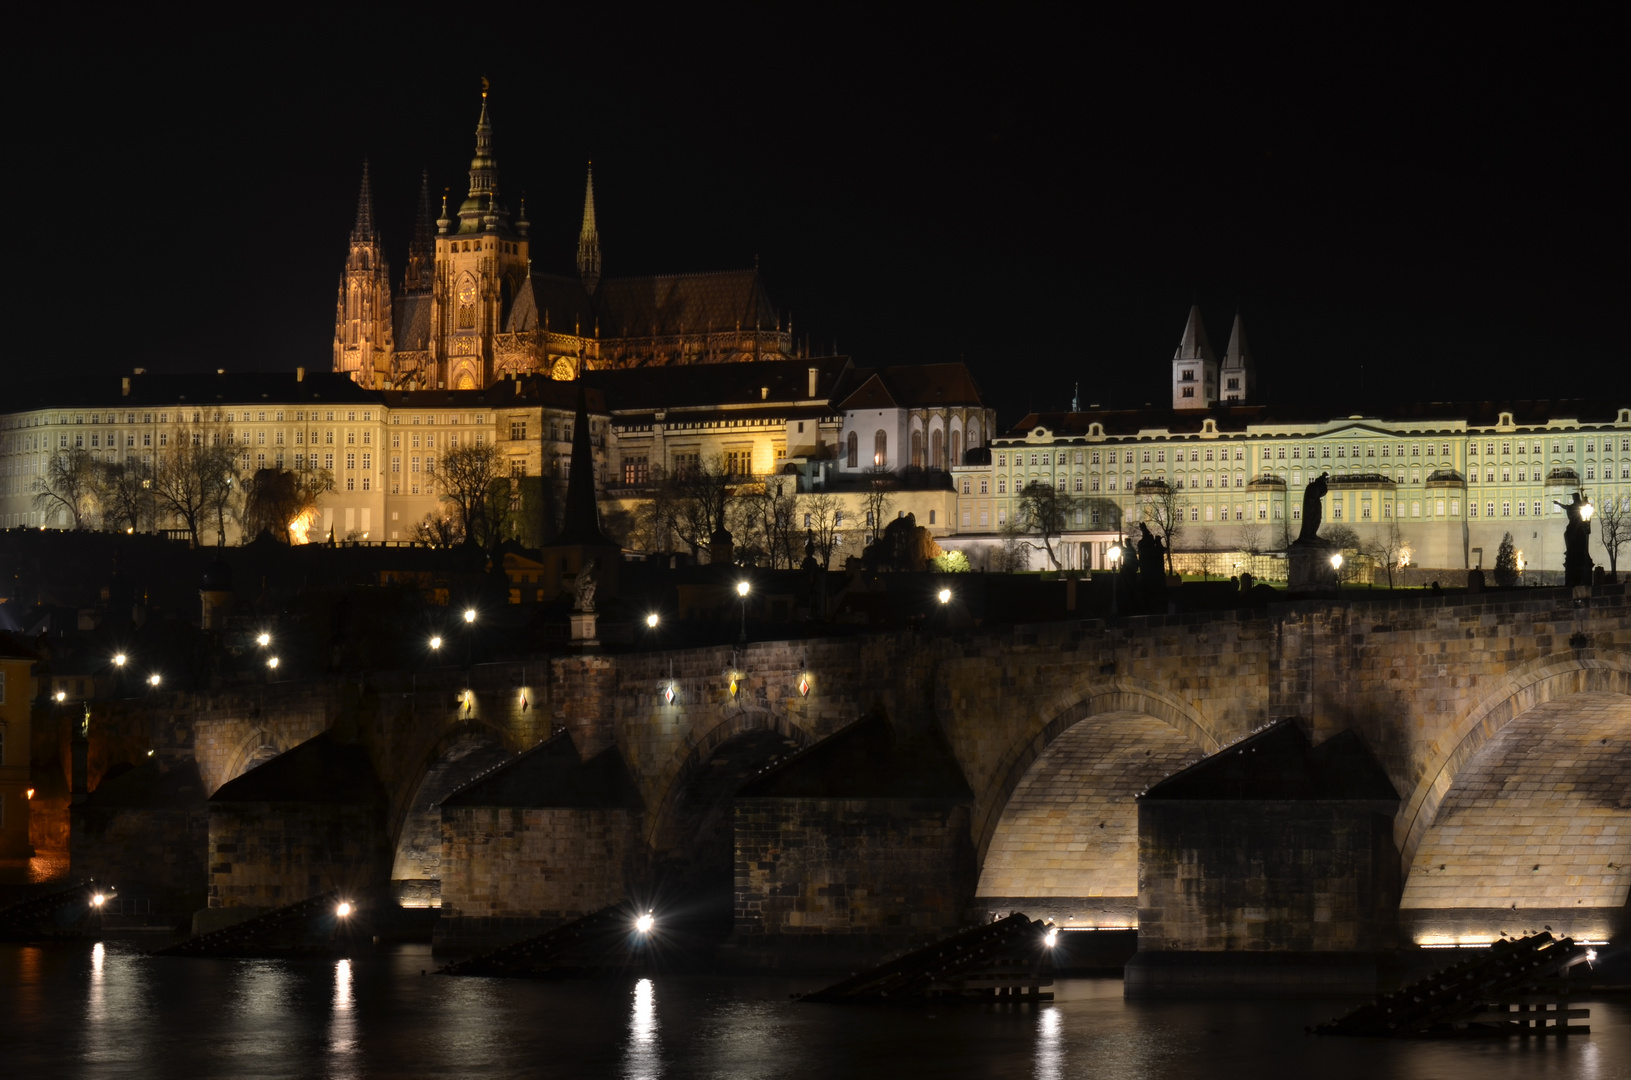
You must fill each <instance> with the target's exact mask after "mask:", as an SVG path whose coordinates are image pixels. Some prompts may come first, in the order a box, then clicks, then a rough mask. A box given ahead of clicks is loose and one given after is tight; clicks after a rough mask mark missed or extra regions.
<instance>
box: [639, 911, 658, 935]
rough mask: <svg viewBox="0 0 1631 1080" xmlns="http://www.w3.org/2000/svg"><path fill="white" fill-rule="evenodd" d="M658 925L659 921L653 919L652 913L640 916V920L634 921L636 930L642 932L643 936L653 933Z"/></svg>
mask: <svg viewBox="0 0 1631 1080" xmlns="http://www.w3.org/2000/svg"><path fill="white" fill-rule="evenodd" d="M656 925H657V920H656V919H654V918H652V917H651V912H649V911H648V912H646V913H645V914H644V915H642V916H640V917H639V918H638V919H635V920H634V928H635V929H636V930H638V931H640V933H642V934H649V933H651V931H652V928H653V927H655V926H656Z"/></svg>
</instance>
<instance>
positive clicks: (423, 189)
mask: <svg viewBox="0 0 1631 1080" xmlns="http://www.w3.org/2000/svg"><path fill="white" fill-rule="evenodd" d="M434 236H435V233H434V232H433V231H432V230H431V220H430V172H429V170H426V171H423V172H421V173H420V174H419V216H418V218H416V219H415V220H414V223H413V240H412V241H410V242H409V244H408V269H407V274H406V276H405V277H403V279H402V291H403V292H408V293H426V292H429V291H430V287H431V283H432V282H433V281H435V279H436V272H435V271H436V241H435V239H434Z"/></svg>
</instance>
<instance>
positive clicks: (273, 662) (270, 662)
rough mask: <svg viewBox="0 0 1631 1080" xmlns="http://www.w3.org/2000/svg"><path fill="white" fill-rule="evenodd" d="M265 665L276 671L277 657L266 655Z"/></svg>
mask: <svg viewBox="0 0 1631 1080" xmlns="http://www.w3.org/2000/svg"><path fill="white" fill-rule="evenodd" d="M266 666H267V667H269V668H271V669H272V670H273V671H276V670H277V657H275V656H268V657H267V658H266Z"/></svg>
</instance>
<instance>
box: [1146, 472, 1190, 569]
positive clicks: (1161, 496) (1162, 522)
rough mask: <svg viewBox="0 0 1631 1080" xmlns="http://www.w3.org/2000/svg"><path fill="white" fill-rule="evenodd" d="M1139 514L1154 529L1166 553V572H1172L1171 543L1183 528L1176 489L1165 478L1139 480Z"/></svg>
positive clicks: (1181, 512) (1180, 505) (1182, 509)
mask: <svg viewBox="0 0 1631 1080" xmlns="http://www.w3.org/2000/svg"><path fill="white" fill-rule="evenodd" d="M1137 490H1138V509H1139V515H1140V517H1141V518H1142V520H1143V521H1144V523H1145V524H1146V525H1148V526H1149V527H1150V528H1151V529H1152V530H1154V532H1155V534H1156V536H1158V537H1159V538H1160V540H1161V546H1162V547H1163V548H1164V549H1166V553H1167V573H1169V574H1170V573H1172V572H1173V570H1172V545H1173V542H1174V541H1176V540H1177V539H1178V534H1179V533H1181V532H1183V528H1184V508H1183V506H1182V497H1181V496H1180V495H1179V494H1178V490H1177V489H1176V488H1174V487H1173V486H1172V485H1170V484H1168V483H1167V482H1166V481H1165V480H1147V481H1146V480H1140V481H1139V483H1138V488H1137Z"/></svg>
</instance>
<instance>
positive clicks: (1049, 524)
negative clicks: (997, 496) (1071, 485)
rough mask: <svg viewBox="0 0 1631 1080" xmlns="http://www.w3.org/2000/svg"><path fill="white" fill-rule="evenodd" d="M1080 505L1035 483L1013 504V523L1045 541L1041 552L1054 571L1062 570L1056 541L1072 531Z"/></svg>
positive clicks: (1061, 492) (1052, 488)
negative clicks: (1072, 522) (1046, 556)
mask: <svg viewBox="0 0 1631 1080" xmlns="http://www.w3.org/2000/svg"><path fill="white" fill-rule="evenodd" d="M1079 505H1080V502H1079V500H1077V499H1076V498H1074V497H1073V496H1070V495H1067V494H1065V493H1064V492H1063V491H1061V490H1060V489H1059V488H1057V487H1055V486H1054V485H1052V484H1049V483H1046V482H1044V481H1039V480H1033V481H1032V482H1030V483H1029V484H1026V485H1025V487H1024V488H1023V489H1021V491H1020V493H1019V501H1018V502H1017V503H1015V504H1014V523H1015V525H1016V526H1017V527H1018V529H1019V531H1021V532H1025V533H1035V534H1036V535H1038V536H1039V537H1041V539H1042V550H1043V551H1045V552H1047V555H1048V561H1049V562H1051V563H1053V568H1054V569H1055V570H1058V569H1061V565H1060V562H1059V556H1058V554H1057V553H1056V552H1055V551H1054V550H1053V541H1054V540H1055V539H1056V538H1057V537H1059V536H1060V535H1062V534H1063V533H1064V531H1065V530H1066V529H1067V528H1069V527H1070V521H1071V517H1072V515H1073V514H1075V512H1076V511H1077V509H1078V507H1079Z"/></svg>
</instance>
